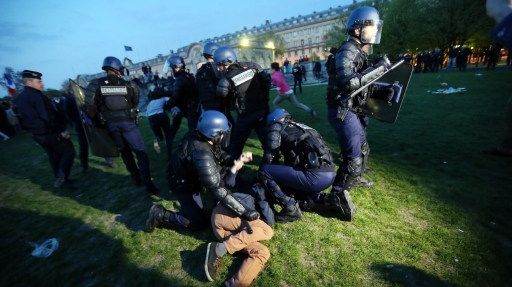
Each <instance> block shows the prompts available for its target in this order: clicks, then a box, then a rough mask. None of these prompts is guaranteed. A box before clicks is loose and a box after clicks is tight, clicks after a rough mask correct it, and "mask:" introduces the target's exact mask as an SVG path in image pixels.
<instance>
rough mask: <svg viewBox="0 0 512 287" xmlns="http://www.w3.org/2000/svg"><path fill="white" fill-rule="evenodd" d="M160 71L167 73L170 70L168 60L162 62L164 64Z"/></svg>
mask: <svg viewBox="0 0 512 287" xmlns="http://www.w3.org/2000/svg"><path fill="white" fill-rule="evenodd" d="M162 72H163V73H164V74H167V73H169V72H170V65H169V61H165V63H164V66H163V67H162Z"/></svg>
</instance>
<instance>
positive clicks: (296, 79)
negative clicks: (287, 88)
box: [292, 65, 302, 95]
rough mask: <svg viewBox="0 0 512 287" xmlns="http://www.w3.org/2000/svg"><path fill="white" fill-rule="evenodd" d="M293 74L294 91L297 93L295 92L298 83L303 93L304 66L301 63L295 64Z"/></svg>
mask: <svg viewBox="0 0 512 287" xmlns="http://www.w3.org/2000/svg"><path fill="white" fill-rule="evenodd" d="M292 74H293V93H294V94H297V93H296V92H295V90H296V88H297V85H298V86H299V92H300V94H301V95H302V68H301V66H299V65H295V66H293V69H292Z"/></svg>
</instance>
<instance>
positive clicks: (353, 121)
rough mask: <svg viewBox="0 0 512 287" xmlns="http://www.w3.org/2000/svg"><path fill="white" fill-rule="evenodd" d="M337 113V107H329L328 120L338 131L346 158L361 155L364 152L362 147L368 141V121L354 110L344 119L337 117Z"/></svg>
mask: <svg viewBox="0 0 512 287" xmlns="http://www.w3.org/2000/svg"><path fill="white" fill-rule="evenodd" d="M336 114H337V110H336V109H329V110H328V111H327V120H328V121H329V124H330V125H331V127H332V128H333V129H334V130H335V131H336V134H337V136H338V142H339V144H340V148H341V150H342V152H343V158H344V160H345V158H351V159H352V158H357V157H361V156H362V154H363V153H362V150H361V148H362V146H363V144H364V143H366V131H365V126H366V123H365V122H364V120H363V119H361V118H360V117H359V116H358V115H356V114H355V113H353V112H348V113H347V116H346V117H345V119H344V120H343V121H341V120H340V119H338V118H336Z"/></svg>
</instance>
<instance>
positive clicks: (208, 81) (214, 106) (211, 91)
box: [196, 62, 235, 125]
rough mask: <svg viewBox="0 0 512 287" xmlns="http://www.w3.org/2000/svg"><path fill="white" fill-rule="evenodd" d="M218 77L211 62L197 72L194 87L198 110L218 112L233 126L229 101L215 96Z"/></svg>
mask: <svg viewBox="0 0 512 287" xmlns="http://www.w3.org/2000/svg"><path fill="white" fill-rule="evenodd" d="M219 77H220V75H219V73H218V72H217V68H216V67H215V66H214V64H213V62H207V63H205V64H203V65H202V66H201V67H200V68H199V70H197V73H196V85H197V95H198V100H199V105H200V109H201V110H203V111H208V110H216V111H219V112H221V113H223V114H224V115H225V116H226V118H227V119H228V121H229V122H230V123H231V125H234V124H235V120H234V119H233V116H232V115H231V112H230V110H231V108H230V99H229V98H222V97H219V96H218V95H217V84H218V83H219Z"/></svg>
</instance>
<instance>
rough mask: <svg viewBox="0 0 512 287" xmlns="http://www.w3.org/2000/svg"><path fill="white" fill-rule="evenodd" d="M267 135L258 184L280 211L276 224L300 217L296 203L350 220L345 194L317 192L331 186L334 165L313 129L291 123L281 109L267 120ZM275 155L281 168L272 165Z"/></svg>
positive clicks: (347, 198) (350, 206) (326, 148)
mask: <svg viewBox="0 0 512 287" xmlns="http://www.w3.org/2000/svg"><path fill="white" fill-rule="evenodd" d="M267 124H268V131H267V143H266V145H265V153H264V156H263V165H262V166H261V167H260V170H259V171H258V180H259V182H260V183H261V184H262V186H263V187H264V188H265V189H266V191H267V193H268V194H269V195H270V198H272V199H275V201H277V203H279V204H280V205H281V206H282V207H283V210H282V211H281V212H280V213H279V214H278V215H277V216H276V219H277V220H278V221H294V220H297V219H299V218H300V217H301V216H302V212H301V210H300V207H299V203H298V202H297V200H296V199H295V198H293V197H291V196H290V194H291V193H295V196H296V197H297V198H301V199H304V200H305V202H306V203H307V204H305V205H303V207H304V208H305V209H312V208H313V207H326V206H330V207H333V208H335V209H337V210H339V211H340V212H341V215H342V218H343V219H347V220H351V218H352V215H353V213H354V212H355V207H354V205H353V203H352V201H351V199H350V196H349V194H348V192H346V191H344V192H338V193H331V194H326V193H322V192H321V191H322V190H324V189H326V188H328V187H329V186H331V185H332V183H333V181H334V177H335V176H336V173H335V170H334V169H335V165H334V163H333V159H332V155H331V152H330V150H329V148H328V147H327V144H326V143H325V141H324V140H323V139H322V137H321V136H320V134H319V133H318V132H317V131H316V130H314V129H313V128H311V127H309V126H306V125H304V124H301V123H298V122H295V121H293V119H292V118H291V116H290V114H289V113H288V112H287V111H286V110H284V109H276V110H274V111H273V112H271V113H270V114H269V115H268V117H267ZM279 154H282V155H283V157H284V164H275V161H276V159H278V156H279Z"/></svg>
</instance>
